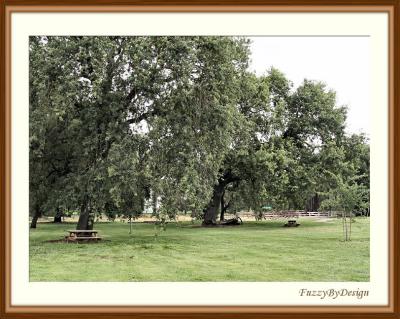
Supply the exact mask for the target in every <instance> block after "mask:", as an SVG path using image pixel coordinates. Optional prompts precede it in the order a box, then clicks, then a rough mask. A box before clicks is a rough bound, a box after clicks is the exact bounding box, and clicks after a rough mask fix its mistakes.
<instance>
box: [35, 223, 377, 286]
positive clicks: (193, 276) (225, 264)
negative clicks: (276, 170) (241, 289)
mask: <svg viewBox="0 0 400 319" xmlns="http://www.w3.org/2000/svg"><path fill="white" fill-rule="evenodd" d="M284 222H285V221H283V220H279V221H263V222H249V221H247V222H245V223H244V224H243V225H242V226H235V227H216V228H202V227H197V226H199V225H198V224H195V225H192V224H191V223H189V222H187V223H179V224H177V223H169V224H168V225H167V229H166V231H162V232H160V233H159V235H158V236H157V238H155V236H154V234H155V228H154V225H152V224H145V223H134V224H133V234H132V235H130V234H129V225H128V224H125V223H119V222H115V223H97V224H96V225H95V229H98V230H99V232H100V235H101V236H103V237H104V239H105V240H104V241H102V242H99V243H97V244H75V243H64V242H57V243H50V242H46V241H48V240H55V239H60V238H62V237H63V236H64V235H66V233H65V231H66V230H68V229H74V228H75V225H74V224H51V223H42V224H38V228H37V229H33V230H30V280H31V281H71V282H74V281H369V255H370V254H369V219H368V218H357V219H356V221H355V222H354V223H353V224H352V228H353V229H352V240H351V241H350V242H343V241H342V224H341V220H337V219H330V220H325V221H320V220H310V219H301V220H300V221H299V222H300V223H301V226H299V227H296V228H294V227H291V228H286V227H282V226H283V224H284Z"/></svg>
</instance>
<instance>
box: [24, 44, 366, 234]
mask: <svg viewBox="0 0 400 319" xmlns="http://www.w3.org/2000/svg"><path fill="white" fill-rule="evenodd" d="M249 45H250V42H249V40H248V39H246V38H242V37H220V36H210V37H209V36H207V37H206V36H190V37H177V36H170V37H158V36H157V37H156V36H138V37H123V36H115V37H94V36H68V37H67V36H66V37H62V36H60V37H58V36H51V37H50V36H34V37H30V39H29V51H30V52H29V87H30V96H29V111H30V123H29V125H30V136H29V139H30V158H29V161H30V177H29V183H30V188H29V189H30V214H31V215H32V216H33V221H32V226H33V227H36V221H37V218H39V217H40V216H42V215H43V214H55V213H59V212H62V211H71V210H74V211H78V212H79V221H78V224H77V228H78V229H91V228H92V227H93V222H94V218H95V215H96V214H102V213H107V212H110V211H116V212H123V213H124V214H126V215H129V216H138V215H140V214H141V213H142V212H143V209H144V205H145V203H146V202H152V203H153V208H154V209H153V211H154V214H155V215H156V216H157V217H158V218H160V219H162V220H165V219H166V218H172V217H173V216H175V215H176V214H178V213H182V212H184V213H190V214H192V215H194V216H197V217H198V218H200V219H202V221H203V224H204V225H214V224H216V223H217V221H218V219H223V218H224V213H225V212H226V211H227V210H228V211H239V210H241V209H252V210H253V211H256V212H259V211H261V210H262V209H263V207H264V206H265V205H269V206H271V207H273V208H274V209H302V208H304V207H305V205H306V203H307V201H308V200H309V199H310V197H312V196H316V195H317V196H319V198H322V199H323V200H322V203H321V208H323V209H341V210H346V211H351V210H354V209H359V210H360V209H366V208H368V207H369V142H368V139H367V138H366V136H365V135H363V134H353V135H349V134H346V132H345V125H346V123H345V121H346V111H347V110H346V107H344V106H337V105H336V98H335V93H334V92H333V91H331V90H328V89H327V88H326V86H325V85H324V84H323V83H320V82H316V81H309V80H304V82H303V83H302V84H301V85H300V86H299V87H297V88H294V87H293V84H292V83H291V82H290V81H289V80H288V79H287V78H286V77H285V75H284V74H282V73H281V72H280V71H279V70H277V69H274V68H272V69H270V70H269V71H268V72H266V74H264V75H263V76H256V75H255V74H254V73H253V72H250V71H249V70H248V64H249V58H250V49H249ZM349 194H351V196H350V195H349Z"/></svg>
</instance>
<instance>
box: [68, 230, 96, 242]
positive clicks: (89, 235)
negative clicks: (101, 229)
mask: <svg viewBox="0 0 400 319" xmlns="http://www.w3.org/2000/svg"><path fill="white" fill-rule="evenodd" d="M67 231H68V232H69V236H66V237H65V238H66V240H67V241H69V240H71V241H79V240H95V241H97V240H101V239H102V238H101V237H99V236H98V231H97V230H94V229H91V230H83V229H74V230H67Z"/></svg>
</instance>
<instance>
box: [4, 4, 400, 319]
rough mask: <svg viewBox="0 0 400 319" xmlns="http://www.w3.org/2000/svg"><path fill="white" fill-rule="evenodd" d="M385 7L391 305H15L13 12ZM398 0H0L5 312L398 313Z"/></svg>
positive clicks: (280, 315)
mask: <svg viewBox="0 0 400 319" xmlns="http://www.w3.org/2000/svg"><path fill="white" fill-rule="evenodd" d="M33 11H37V12H42V11H43V12H81V11H82V12H92V11H93V12H109V11H112V12H125V11H141V12H261V11H265V12H387V13H388V14H389V26H388V28H389V50H388V51H389V132H388V136H389V154H388V158H389V215H390V216H389V243H390V245H389V256H390V258H389V277H390V280H389V281H390V282H389V305H388V306H335V307H328V306H315V307H311V306H301V307H299V306H284V307H282V306H280V307H277V306H254V307H253V306H193V307H190V306H170V307H167V306H122V307H120V306H101V307H100V306H99V307H97V306H76V307H75V306H74V307H72V306H71V307H66V306H13V305H12V304H11V290H12V287H11V275H10V273H11V227H10V226H11V221H10V219H11V187H10V186H11V168H10V166H11V116H10V112H11V100H10V99H11V98H10V92H11V90H10V87H11V76H12V75H11V69H10V59H11V48H10V47H11V46H10V41H11V39H10V16H11V14H12V12H33ZM399 16H400V1H399V0H381V1H379V0H349V1H346V0H326V1H323V0H282V1H279V0H250V1H244V0H218V1H217V0H195V1H190V0H173V1H170V2H168V4H167V3H164V2H163V1H160V0H114V1H113V0H1V6H0V17H1V29H0V47H1V50H0V51H1V57H0V63H1V68H0V69H1V70H2V72H1V78H0V96H1V115H0V127H1V133H0V173H1V174H0V175H1V193H0V207H1V215H0V227H1V231H0V233H1V245H0V259H1V262H0V276H1V277H0V278H1V292H0V294H1V311H0V317H1V318H67V317H73V318H86V319H89V318H119V317H124V318H128V317H129V318H215V317H219V318H264V317H268V318H335V317H337V318H400V310H399V297H400V296H399V281H400V279H399V276H398V274H399V270H400V264H399V255H400V249H399V242H400V235H399V234H400V222H399V212H400V201H399V194H400V176H399V175H400V170H399V168H400V150H399V149H400V125H399V123H400V115H399V114H400V101H399V86H400V81H399V76H400V67H399V65H400V63H399V61H400V55H399V42H400V32H399V30H400V24H399Z"/></svg>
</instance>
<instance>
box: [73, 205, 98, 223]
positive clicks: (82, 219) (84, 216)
mask: <svg viewBox="0 0 400 319" xmlns="http://www.w3.org/2000/svg"><path fill="white" fill-rule="evenodd" d="M93 223H94V216H93V214H91V212H90V208H89V204H88V203H87V202H84V203H83V204H82V205H81V213H80V215H79V220H78V224H77V225H76V229H77V230H92V229H93Z"/></svg>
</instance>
